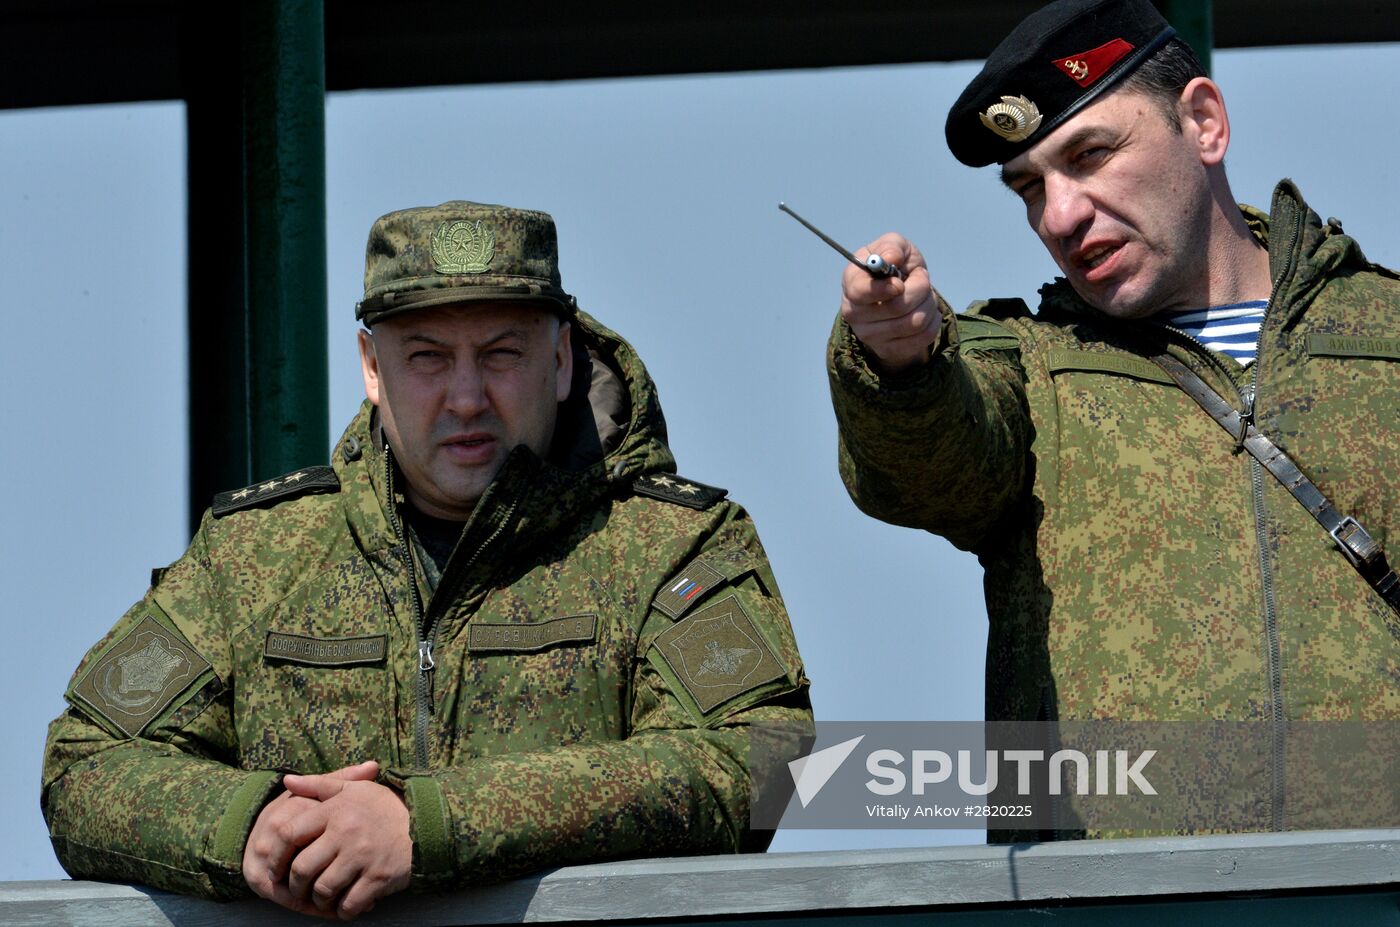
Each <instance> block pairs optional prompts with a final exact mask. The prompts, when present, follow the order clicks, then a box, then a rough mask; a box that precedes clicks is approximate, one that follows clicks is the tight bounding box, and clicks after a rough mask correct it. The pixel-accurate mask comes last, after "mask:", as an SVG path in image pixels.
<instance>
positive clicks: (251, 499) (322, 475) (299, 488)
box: [210, 467, 340, 518]
mask: <svg viewBox="0 0 1400 927" xmlns="http://www.w3.org/2000/svg"><path fill="white" fill-rule="evenodd" d="M339 490H340V478H339V477H338V476H336V475H335V469H334V468H332V467H304V468H302V469H301V470H297V471H295V472H294V473H288V474H286V475H285V476H279V477H277V478H276V479H273V480H267V481H265V482H262V483H253V484H252V485H251V486H244V487H243V488H242V489H236V490H233V491H231V492H221V493H218V494H216V495H215V496H214V502H213V504H212V505H211V506H210V512H211V513H212V514H213V516H214V517H215V518H222V517H223V516H225V515H229V514H232V513H233V512H241V511H242V510H243V509H250V508H253V507H254V506H257V505H262V504H264V503H266V502H272V501H274V500H279V499H290V498H293V497H295V496H305V495H308V494H311V493H323V492H338V491H339Z"/></svg>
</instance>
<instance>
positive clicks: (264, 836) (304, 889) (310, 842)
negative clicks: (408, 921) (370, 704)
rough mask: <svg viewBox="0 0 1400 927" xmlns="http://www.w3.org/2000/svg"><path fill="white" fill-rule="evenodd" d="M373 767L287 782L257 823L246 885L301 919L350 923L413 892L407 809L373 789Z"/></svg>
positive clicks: (385, 791)
mask: <svg viewBox="0 0 1400 927" xmlns="http://www.w3.org/2000/svg"><path fill="white" fill-rule="evenodd" d="M377 775H379V764H378V763H376V762H374V761H373V760H370V761H368V762H365V763H360V764H359V765H358V766H347V767H345V768H344V769H337V770H335V771H333V772H329V773H325V774H323V775H316V776H298V775H288V776H286V777H285V778H284V779H283V780H282V784H283V785H284V786H285V787H286V791H284V792H283V793H282V794H281V795H279V796H277V797H276V798H275V799H273V800H272V801H271V802H269V803H268V804H267V806H266V807H265V808H263V810H262V811H261V813H259V814H258V819H257V821H255V822H254V823H253V830H252V832H251V833H250V834H249V835H248V843H247V846H246V847H245V848H244V851H243V878H244V879H245V880H246V881H247V883H248V886H249V887H250V888H251V889H252V890H253V891H254V892H256V893H257V894H258V895H260V896H262V897H263V898H267V899H269V900H271V901H275V902H277V903H278V904H280V905H282V906H283V907H286V908H290V909H292V910H293V911H299V912H301V913H303V914H314V915H317V916H320V917H328V918H334V917H339V918H341V919H343V920H349V919H350V918H352V917H356V916H357V915H360V914H363V913H364V912H366V911H368V910H370V909H371V908H373V907H374V904H375V902H376V901H378V900H379V899H380V898H383V897H385V896H386V895H391V894H393V893H394V892H398V891H402V890H403V889H405V888H407V887H408V882H409V875H410V872H411V870H412V866H413V842H412V840H411V838H410V837H409V830H408V824H409V818H408V808H407V806H405V805H404V803H403V799H402V798H401V797H400V796H399V793H398V792H396V791H394V790H393V789H391V788H388V787H387V786H383V785H380V784H379V783H377V782H375V781H374V779H375V777H376V776H377Z"/></svg>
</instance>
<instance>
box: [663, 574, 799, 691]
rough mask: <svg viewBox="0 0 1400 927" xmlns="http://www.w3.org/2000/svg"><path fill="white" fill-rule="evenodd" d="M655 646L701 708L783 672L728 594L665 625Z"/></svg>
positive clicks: (755, 630)
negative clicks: (671, 625) (675, 621)
mask: <svg viewBox="0 0 1400 927" xmlns="http://www.w3.org/2000/svg"><path fill="white" fill-rule="evenodd" d="M656 646H657V648H658V649H659V650H660V651H661V656H662V658H664V659H665V661H666V663H667V664H668V665H669V666H670V667H671V670H672V671H673V672H674V673H675V674H676V677H677V678H678V679H680V682H681V685H683V686H685V690H686V691H687V692H688V693H690V697H691V698H693V699H695V704H696V705H697V706H699V708H700V711H701V712H702V713H705V714H708V713H709V712H710V711H711V710H713V709H714V708H716V707H718V706H720V705H722V704H724V703H725V702H727V701H729V700H730V699H732V698H734V697H735V696H738V695H743V694H744V693H745V692H748V691H750V690H751V689H756V688H758V687H759V686H761V685H763V684H764V683H766V682H772V681H773V680H774V679H777V678H779V677H780V676H782V675H784V671H783V667H782V664H780V663H779V662H778V660H777V658H776V657H774V656H773V652H772V651H771V650H769V649H768V645H767V644H765V643H764V642H763V637H762V635H760V634H759V633H758V629H757V628H755V627H754V625H753V621H752V620H750V619H749V616H748V613H747V612H745V611H744V607H743V605H741V604H740V603H739V597H738V596H737V595H733V594H731V595H727V596H725V597H724V598H723V599H720V600H719V601H718V602H715V603H714V604H712V605H707V606H706V607H704V608H702V609H701V610H700V611H698V612H696V613H695V614H693V615H691V616H690V617H689V618H687V619H685V620H684V621H682V622H679V623H678V624H676V625H675V626H673V627H671V628H668V629H667V630H666V631H665V632H663V633H662V634H661V636H659V637H658V638H657V639H656Z"/></svg>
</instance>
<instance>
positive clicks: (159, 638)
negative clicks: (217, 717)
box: [68, 604, 211, 737]
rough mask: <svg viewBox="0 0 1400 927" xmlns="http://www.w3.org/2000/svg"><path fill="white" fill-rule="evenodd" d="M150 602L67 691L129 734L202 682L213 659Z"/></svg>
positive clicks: (79, 702)
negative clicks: (164, 619)
mask: <svg viewBox="0 0 1400 927" xmlns="http://www.w3.org/2000/svg"><path fill="white" fill-rule="evenodd" d="M158 612H159V609H158V608H157V607H156V606H155V605H154V604H151V605H149V606H147V609H146V614H145V615H144V616H143V617H142V618H141V620H140V621H138V622H137V623H136V624H135V625H133V626H132V627H131V628H129V629H128V630H127V631H126V633H125V634H123V635H122V636H121V637H119V638H117V639H116V640H115V641H113V642H112V644H111V645H110V646H109V647H108V648H107V649H106V651H105V652H103V654H102V656H100V657H98V658H97V659H96V660H95V661H93V663H92V664H91V665H90V666H88V668H87V669H85V670H84V671H83V673H82V675H81V676H79V677H78V678H77V679H76V680H74V682H73V687H72V688H71V689H70V690H69V693H68V697H69V699H70V700H71V701H73V702H75V703H78V704H81V705H82V706H83V707H84V708H86V709H87V710H88V711H91V712H94V713H96V714H97V715H98V716H99V717H101V718H103V719H104V720H106V721H107V722H108V723H109V724H111V725H113V726H114V727H116V728H117V730H119V731H121V732H122V733H123V734H125V735H126V736H128V737H136V736H137V735H139V734H140V733H141V732H142V731H143V730H145V728H146V725H148V724H150V723H151V721H152V720H154V719H155V717H156V716H157V715H159V714H160V713H161V712H163V711H165V709H166V708H168V707H170V705H171V704H172V703H173V702H174V701H175V699H176V698H178V697H179V696H180V695H182V694H184V693H186V692H189V691H191V690H192V689H196V688H198V686H196V685H195V683H197V682H200V681H201V680H202V679H204V678H205V677H206V674H207V673H208V672H209V670H210V669H211V667H210V665H209V661H208V660H206V659H204V658H203V657H202V656H200V655H199V654H198V653H197V652H196V651H195V650H194V648H193V647H191V646H190V645H189V644H188V643H186V642H185V639H184V638H183V637H181V636H180V635H179V634H178V633H176V632H175V631H173V630H172V629H170V628H169V627H167V626H166V625H165V624H163V623H162V622H160V621H159V620H157V619H156V617H155V614H156V613H158Z"/></svg>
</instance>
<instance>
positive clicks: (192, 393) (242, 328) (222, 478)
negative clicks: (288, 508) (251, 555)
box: [180, 4, 253, 533]
mask: <svg viewBox="0 0 1400 927" xmlns="http://www.w3.org/2000/svg"><path fill="white" fill-rule="evenodd" d="M206 17H207V11H206V10H205V9H204V8H203V7H202V6H199V5H197V4H187V5H186V6H185V7H183V8H182V9H181V16H180V54H181V66H182V75H183V82H184V93H185V131H186V148H187V152H188V155H187V163H188V165H189V166H188V168H187V169H186V175H187V177H188V185H189V204H188V207H187V209H188V220H187V222H188V231H187V238H188V242H189V245H188V256H187V258H186V262H187V273H186V280H187V283H186V287H187V291H188V293H187V297H186V298H187V301H188V308H187V310H186V317H187V320H188V328H187V332H186V339H187V342H188V345H187V358H188V360H187V369H188V371H189V402H190V406H189V490H188V492H189V503H188V504H189V508H188V513H189V529H190V532H191V533H193V532H194V530H195V529H196V528H198V527H199V519H200V517H201V516H202V515H203V514H204V510H205V509H206V508H208V507H209V500H210V499H211V498H212V497H213V495H214V493H216V492H219V491H220V490H224V489H237V488H238V487H240V486H245V485H247V484H248V483H250V482H252V480H253V475H252V469H251V466H250V463H249V461H250V457H249V448H248V442H249V437H250V433H251V430H252V429H251V427H250V409H249V404H248V300H247V296H246V293H245V284H246V279H247V259H246V255H245V253H244V235H243V222H244V213H245V203H246V199H245V197H244V195H243V173H244V172H243V138H244V131H243V80H242V62H243V50H242V36H241V35H240V30H238V29H236V28H235V29H232V30H230V32H231V34H230V35H228V36H226V37H225V39H224V40H223V41H220V42H210V41H209V40H208V35H207V31H208V21H207V18H206Z"/></svg>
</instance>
